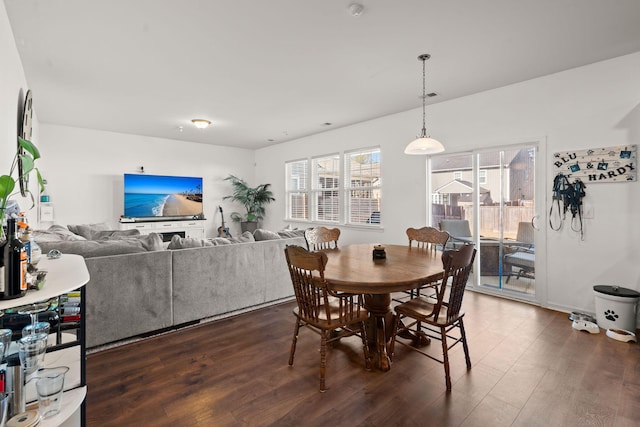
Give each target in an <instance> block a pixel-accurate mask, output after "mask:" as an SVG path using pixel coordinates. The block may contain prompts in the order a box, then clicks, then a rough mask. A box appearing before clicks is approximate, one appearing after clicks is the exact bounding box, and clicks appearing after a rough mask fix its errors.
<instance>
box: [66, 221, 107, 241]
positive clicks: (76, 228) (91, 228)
mask: <svg viewBox="0 0 640 427" xmlns="http://www.w3.org/2000/svg"><path fill="white" fill-rule="evenodd" d="M67 228H68V229H69V230H70V231H71V232H72V233H75V234H77V235H79V236H82V237H84V238H85V239H87V240H95V239H94V238H93V234H94V233H95V232H97V231H107V230H109V229H110V227H109V224H107V223H105V222H100V223H96V224H80V225H67Z"/></svg>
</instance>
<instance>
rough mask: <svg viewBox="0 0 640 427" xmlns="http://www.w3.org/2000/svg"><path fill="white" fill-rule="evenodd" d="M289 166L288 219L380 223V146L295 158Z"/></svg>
mask: <svg viewBox="0 0 640 427" xmlns="http://www.w3.org/2000/svg"><path fill="white" fill-rule="evenodd" d="M285 167H286V182H287V188H286V193H287V202H286V203H287V207H286V209H287V211H286V219H288V220H303V221H317V222H323V223H334V224H340V223H342V224H354V225H379V224H380V200H381V198H380V191H381V190H380V188H381V180H380V149H379V148H374V149H367V150H358V151H353V152H348V153H344V154H331V155H326V156H322V157H315V158H313V159H304V160H295V161H291V162H287V163H285ZM343 170H344V174H343V172H342V171H343Z"/></svg>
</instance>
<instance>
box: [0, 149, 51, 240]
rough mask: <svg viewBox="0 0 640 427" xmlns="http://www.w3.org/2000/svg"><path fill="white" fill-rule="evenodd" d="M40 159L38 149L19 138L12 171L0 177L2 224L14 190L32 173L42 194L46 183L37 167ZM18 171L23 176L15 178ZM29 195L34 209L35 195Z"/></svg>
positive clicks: (0, 235)
mask: <svg viewBox="0 0 640 427" xmlns="http://www.w3.org/2000/svg"><path fill="white" fill-rule="evenodd" d="M39 158H40V151H38V148H37V147H36V146H35V145H33V143H32V142H31V141H27V140H26V139H22V138H18V149H17V150H16V154H15V156H14V157H13V161H12V162H11V169H10V170H9V174H8V175H2V176H0V224H4V220H5V214H6V209H7V202H8V201H9V198H10V197H11V196H13V195H14V194H15V193H14V190H15V188H16V186H17V185H18V183H19V182H20V180H21V179H25V178H26V177H27V176H28V175H29V173H31V171H34V170H35V171H36V175H37V179H38V185H39V190H40V192H42V191H43V190H44V181H43V179H42V176H41V175H40V171H39V170H38V169H37V168H36V167H35V162H36V160H37V159H39ZM18 163H20V164H21V166H22V168H19V167H18ZM16 169H18V170H20V171H21V172H18V174H20V173H21V175H20V176H16V177H14V173H15V172H16ZM27 193H28V194H29V195H30V196H31V201H32V202H33V204H32V207H33V205H35V200H34V198H33V194H32V193H31V192H29V191H28V190H27ZM2 236H3V231H2V228H1V227H0V237H2Z"/></svg>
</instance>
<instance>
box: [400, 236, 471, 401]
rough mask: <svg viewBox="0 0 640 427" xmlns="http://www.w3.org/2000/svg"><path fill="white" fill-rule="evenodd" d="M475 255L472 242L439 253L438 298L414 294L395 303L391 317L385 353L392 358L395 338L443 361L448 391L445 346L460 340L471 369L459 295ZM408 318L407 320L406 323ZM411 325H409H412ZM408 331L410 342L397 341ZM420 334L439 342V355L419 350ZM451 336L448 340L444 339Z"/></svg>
mask: <svg viewBox="0 0 640 427" xmlns="http://www.w3.org/2000/svg"><path fill="white" fill-rule="evenodd" d="M475 256H476V249H475V248H474V247H473V245H470V244H465V245H464V246H461V247H460V249H459V250H448V251H445V252H444V253H443V254H442V262H443V265H444V270H445V272H444V278H443V280H442V283H443V285H441V286H440V289H439V290H438V298H437V300H436V301H433V300H431V299H429V298H425V297H417V298H414V299H412V300H409V301H407V302H405V303H403V304H400V305H398V306H396V307H395V312H396V316H395V319H394V327H393V337H392V340H391V345H390V349H389V353H390V355H391V358H393V352H394V348H395V343H396V342H398V343H400V344H402V345H404V346H406V347H408V348H411V349H412V350H415V351H417V352H419V353H421V354H423V355H425V356H427V357H430V358H431V359H433V360H435V361H437V362H440V363H442V364H444V374H445V381H446V385H447V391H448V392H449V391H451V376H450V373H449V353H448V352H449V350H450V349H451V348H452V347H453V346H454V345H456V344H458V343H460V342H461V343H462V346H463V348H464V357H465V361H466V363H467V369H471V359H470V358H469V347H468V345H467V337H466V335H465V331H464V323H463V320H462V319H463V317H464V311H463V310H462V298H463V296H464V290H465V286H466V284H467V279H468V278H469V272H470V271H471V266H472V265H473V260H474V258H475ZM445 284H449V285H450V290H449V298H448V299H447V300H446V301H445V291H446V288H447V286H446V285H445ZM407 321H409V322H410V323H406V322H407ZM418 324H421V325H422V329H421V330H418V329H417V327H416V326H417V325H418ZM412 328H413V329H412ZM456 328H458V329H459V334H455V335H453V334H452V333H451V332H452V331H454V330H455V329H456ZM403 332H405V334H403V335H406V332H410V333H411V334H412V335H413V336H414V337H415V338H414V345H411V344H408V343H405V342H403V341H400V337H399V334H402V333H403ZM420 337H422V338H423V339H426V340H427V342H429V341H430V340H429V339H430V338H433V339H436V340H439V341H441V342H442V359H439V358H437V357H435V356H432V355H430V354H428V353H426V352H424V351H422V350H421V349H420V348H418V346H417V342H419V338H420ZM448 339H451V340H452V342H451V344H449V342H448V341H447V340H448Z"/></svg>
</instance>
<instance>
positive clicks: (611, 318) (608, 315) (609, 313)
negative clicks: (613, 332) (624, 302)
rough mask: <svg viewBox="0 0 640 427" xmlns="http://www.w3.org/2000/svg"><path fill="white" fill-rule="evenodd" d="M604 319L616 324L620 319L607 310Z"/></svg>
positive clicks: (613, 312)
mask: <svg viewBox="0 0 640 427" xmlns="http://www.w3.org/2000/svg"><path fill="white" fill-rule="evenodd" d="M604 317H605V318H606V319H607V320H611V321H612V322H615V321H616V319H617V318H618V315H617V314H616V313H615V311H613V310H607V311H605V312H604Z"/></svg>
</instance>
